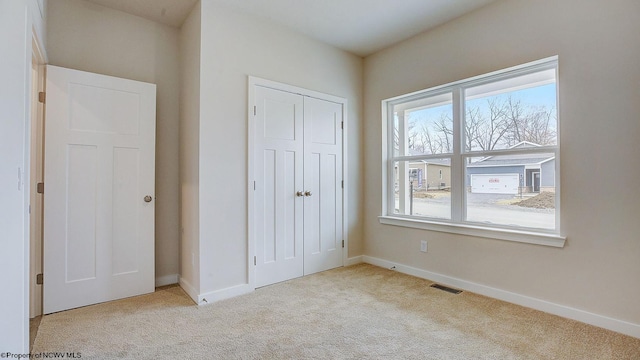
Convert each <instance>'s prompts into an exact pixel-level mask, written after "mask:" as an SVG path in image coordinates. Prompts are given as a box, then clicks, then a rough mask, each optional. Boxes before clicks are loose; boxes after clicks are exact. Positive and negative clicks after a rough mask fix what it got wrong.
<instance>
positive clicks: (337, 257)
mask: <svg viewBox="0 0 640 360" xmlns="http://www.w3.org/2000/svg"><path fill="white" fill-rule="evenodd" d="M342 116H343V115H342V104H338V103H334V102H331V101H326V100H320V99H316V98H310V97H306V98H305V102H304V132H305V145H304V149H305V162H304V167H305V174H304V183H305V190H308V191H311V196H308V197H305V200H304V254H305V257H304V274H305V275H307V274H313V273H315V272H319V271H324V270H328V269H332V268H335V267H338V266H342V265H343V264H342V239H343V236H342V128H341V123H342Z"/></svg>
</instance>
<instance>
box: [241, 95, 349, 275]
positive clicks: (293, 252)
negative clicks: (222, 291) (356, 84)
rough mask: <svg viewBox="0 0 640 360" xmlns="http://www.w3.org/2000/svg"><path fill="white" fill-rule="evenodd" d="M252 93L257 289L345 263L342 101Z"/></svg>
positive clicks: (254, 235) (251, 230) (254, 231)
mask: <svg viewBox="0 0 640 360" xmlns="http://www.w3.org/2000/svg"><path fill="white" fill-rule="evenodd" d="M253 91H254V101H255V102H254V104H255V107H254V109H253V110H254V121H253V123H252V126H253V128H252V129H251V131H252V132H253V136H251V134H250V136H249V138H250V139H253V145H254V150H253V154H252V156H253V164H254V167H253V169H254V181H255V188H254V191H253V194H251V195H250V196H253V214H252V215H253V221H252V222H251V223H250V226H251V227H252V228H251V229H250V231H249V232H250V234H253V238H254V239H255V258H254V265H255V286H256V287H261V286H265V285H269V284H273V283H277V282H281V281H285V280H289V279H293V278H296V277H300V276H303V275H308V274H312V273H315V272H319V271H324V270H328V269H332V268H335V267H338V266H342V252H343V241H342V239H343V234H342V228H343V227H342V218H343V216H342V215H343V214H342V201H343V199H342V194H343V190H342V180H343V179H342V121H343V105H342V104H341V103H336V102H331V101H326V100H321V99H318V98H313V97H308V96H304V95H300V94H295V93H291V92H287V91H282V90H276V89H273V88H268V87H264V86H259V85H254V88H253Z"/></svg>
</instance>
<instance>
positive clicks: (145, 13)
mask: <svg viewBox="0 0 640 360" xmlns="http://www.w3.org/2000/svg"><path fill="white" fill-rule="evenodd" d="M87 1H90V2H92V3H96V4H100V5H104V6H107V7H110V8H114V9H117V10H121V11H124V12H127V13H130V14H134V15H138V16H141V17H144V18H147V19H150V20H153V21H157V22H161V23H164V24H167V25H170V26H174V27H179V26H180V25H181V24H182V22H183V21H184V19H185V18H186V17H187V16H188V15H189V12H190V11H191V9H192V8H193V6H194V4H195V3H196V2H197V1H198V0H87ZM210 1H214V2H216V3H218V4H221V5H223V6H225V7H228V8H233V9H236V10H238V11H241V12H244V13H248V14H251V15H254V16H257V17H261V18H264V19H268V20H270V21H273V22H275V23H279V24H281V25H283V26H286V27H288V28H291V29H293V30H295V31H297V32H300V33H303V34H305V35H307V36H309V37H311V38H314V39H317V40H319V41H322V42H325V43H327V44H330V45H333V46H336V47H338V48H340V49H343V50H346V51H349V52H351V53H354V54H356V55H359V56H367V55H370V54H372V53H374V52H376V51H378V50H381V49H384V48H386V47H388V46H390V45H392V44H395V43H397V42H399V41H402V40H405V39H407V38H410V37H412V36H414V35H417V34H419V33H421V32H424V31H427V30H429V29H432V28H434V27H436V26H438V25H441V24H443V23H445V22H447V21H449V20H452V19H454V18H457V17H459V16H461V15H464V14H466V13H468V12H471V11H473V10H476V9H478V8H480V7H482V6H485V5H487V4H489V3H491V2H493V1H495V0H210Z"/></svg>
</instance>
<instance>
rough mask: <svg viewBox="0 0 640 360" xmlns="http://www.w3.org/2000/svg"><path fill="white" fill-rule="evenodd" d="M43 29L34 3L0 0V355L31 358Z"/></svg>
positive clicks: (43, 20)
mask: <svg viewBox="0 0 640 360" xmlns="http://www.w3.org/2000/svg"><path fill="white" fill-rule="evenodd" d="M44 26H45V19H44V17H43V16H42V13H41V12H40V9H39V7H38V4H37V3H36V1H35V0H33V1H14V0H0V54H2V66H1V67H0V79H2V82H0V109H2V111H0V199H2V201H0V229H2V235H1V237H0V273H2V276H3V279H4V280H5V281H4V283H3V291H4V295H3V296H1V297H0V352H3V353H4V352H11V353H14V354H25V353H28V352H29V286H28V276H29V214H28V205H29V201H30V199H29V191H28V188H27V189H25V186H28V184H29V179H28V177H29V170H28V169H29V147H30V141H29V134H30V112H29V110H30V106H31V97H30V93H31V89H30V84H31V58H32V44H31V39H32V34H33V33H35V35H36V37H37V38H38V39H39V42H40V46H41V48H42V50H44V45H45V36H44V35H45V34H44V31H43V28H44ZM32 29H33V30H32ZM45 56H46V54H45ZM18 173H20V176H18ZM19 178H20V179H21V180H20V181H19Z"/></svg>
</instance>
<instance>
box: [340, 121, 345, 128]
mask: <svg viewBox="0 0 640 360" xmlns="http://www.w3.org/2000/svg"><path fill="white" fill-rule="evenodd" d="M340 129H344V121H341V122H340Z"/></svg>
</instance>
